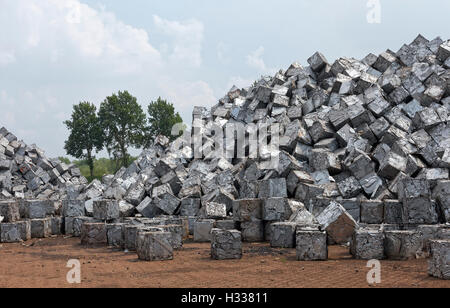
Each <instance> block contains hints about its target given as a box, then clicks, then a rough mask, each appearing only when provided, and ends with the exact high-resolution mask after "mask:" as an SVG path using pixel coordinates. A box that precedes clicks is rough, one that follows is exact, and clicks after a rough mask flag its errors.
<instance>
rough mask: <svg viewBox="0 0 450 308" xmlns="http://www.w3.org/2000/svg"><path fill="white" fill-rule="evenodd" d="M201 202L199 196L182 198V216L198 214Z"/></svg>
mask: <svg viewBox="0 0 450 308" xmlns="http://www.w3.org/2000/svg"><path fill="white" fill-rule="evenodd" d="M200 207H201V203H200V199H199V198H185V199H183V200H181V206H180V215H181V216H197V214H198V212H199V211H200Z"/></svg>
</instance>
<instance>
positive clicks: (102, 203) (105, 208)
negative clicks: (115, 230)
mask: <svg viewBox="0 0 450 308" xmlns="http://www.w3.org/2000/svg"><path fill="white" fill-rule="evenodd" d="M119 217H120V209H119V203H118V202H117V201H116V200H97V201H94V218H95V219H98V220H108V221H109V220H113V219H118V218H119Z"/></svg>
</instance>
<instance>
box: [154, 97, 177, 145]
mask: <svg viewBox="0 0 450 308" xmlns="http://www.w3.org/2000/svg"><path fill="white" fill-rule="evenodd" d="M148 115H149V118H148V122H149V126H148V138H149V139H150V140H154V138H156V137H157V136H158V135H164V136H166V137H168V138H169V139H170V140H174V139H175V138H177V137H178V136H172V127H173V126H174V125H175V124H177V123H182V122H183V119H182V118H181V116H180V114H179V113H178V112H175V107H174V106H173V104H171V103H169V102H167V101H166V100H163V99H162V98H161V97H158V99H157V100H156V101H152V102H151V103H150V104H149V105H148Z"/></svg>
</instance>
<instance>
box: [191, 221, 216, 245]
mask: <svg viewBox="0 0 450 308" xmlns="http://www.w3.org/2000/svg"><path fill="white" fill-rule="evenodd" d="M215 223H216V221H215V220H214V219H201V220H197V221H196V222H195V223H194V242H210V241H211V230H212V229H213V228H214V226H215Z"/></svg>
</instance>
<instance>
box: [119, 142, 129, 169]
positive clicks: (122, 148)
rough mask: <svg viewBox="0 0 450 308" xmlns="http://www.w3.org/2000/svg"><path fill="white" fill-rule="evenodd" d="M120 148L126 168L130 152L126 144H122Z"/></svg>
mask: <svg viewBox="0 0 450 308" xmlns="http://www.w3.org/2000/svg"><path fill="white" fill-rule="evenodd" d="M120 150H121V152H122V164H123V166H124V167H125V168H128V153H127V149H125V145H120Z"/></svg>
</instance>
